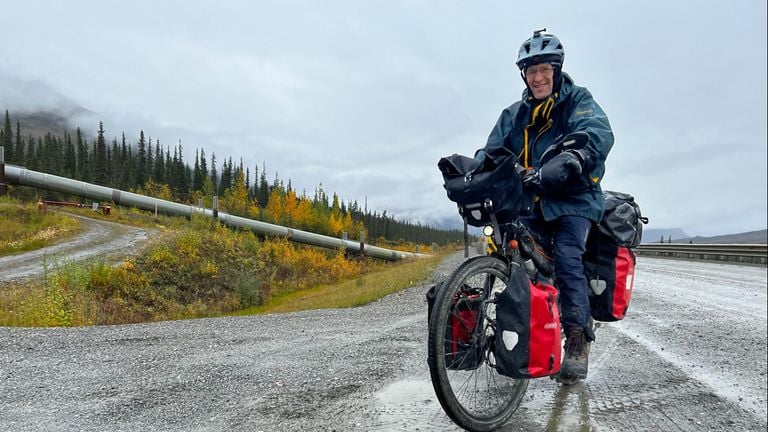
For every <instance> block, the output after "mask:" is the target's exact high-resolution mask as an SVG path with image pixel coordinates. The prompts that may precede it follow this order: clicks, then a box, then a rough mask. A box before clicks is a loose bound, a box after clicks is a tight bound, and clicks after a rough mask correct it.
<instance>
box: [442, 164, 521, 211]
mask: <svg viewBox="0 0 768 432" xmlns="http://www.w3.org/2000/svg"><path fill="white" fill-rule="evenodd" d="M516 165H517V157H516V156H514V155H512V154H508V153H507V154H499V155H494V156H492V155H490V154H486V156H485V158H484V159H483V160H482V161H478V160H476V159H473V158H470V157H467V156H462V155H458V154H453V155H451V156H446V157H443V158H440V161H439V162H438V163H437V166H438V168H439V169H440V172H441V173H442V174H443V181H444V184H443V187H445V190H446V192H447V194H448V199H450V200H451V201H453V202H455V203H456V204H457V205H458V207H459V213H460V214H461V215H462V216H463V217H465V218H466V220H467V223H468V224H469V225H472V226H483V225H487V224H489V223H491V222H492V220H491V214H490V212H489V211H488V209H489V208H490V209H492V212H493V214H494V215H495V217H496V218H497V220H498V222H500V223H505V222H509V221H512V220H514V219H515V218H517V216H518V215H519V214H520V209H521V206H522V204H523V192H522V180H521V179H520V176H519V174H518V173H517V172H516Z"/></svg>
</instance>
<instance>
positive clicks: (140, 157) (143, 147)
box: [135, 130, 147, 187]
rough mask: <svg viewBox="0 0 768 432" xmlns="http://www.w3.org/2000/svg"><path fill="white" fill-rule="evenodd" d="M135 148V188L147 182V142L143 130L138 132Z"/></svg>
mask: <svg viewBox="0 0 768 432" xmlns="http://www.w3.org/2000/svg"><path fill="white" fill-rule="evenodd" d="M136 146H137V150H136V173H135V174H136V186H139V187H141V186H144V183H145V182H146V181H147V171H146V169H147V141H146V139H145V138H144V131H143V130H141V131H140V132H139V142H138V143H137V144H136Z"/></svg>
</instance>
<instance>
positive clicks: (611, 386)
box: [0, 254, 768, 432]
mask: <svg viewBox="0 0 768 432" xmlns="http://www.w3.org/2000/svg"><path fill="white" fill-rule="evenodd" d="M461 260H462V255H461V254H456V255H454V256H452V257H450V258H448V259H447V260H446V261H445V262H444V263H443V264H442V265H441V266H440V267H439V268H438V269H436V271H435V273H434V276H433V279H434V280H437V279H440V278H442V277H444V276H445V274H446V273H447V272H448V271H450V269H452V268H454V267H455V266H456V265H457V264H458V263H459V262H460V261H461ZM766 279H767V278H766V268H765V267H744V266H736V265H728V264H713V263H699V262H689V261H671V260H660V259H652V258H640V260H639V262H638V269H637V275H636V282H635V294H634V297H633V303H632V305H631V307H630V313H629V315H628V317H627V318H626V319H625V320H624V321H622V322H620V323H611V324H604V325H602V326H601V327H600V328H599V329H598V330H597V341H596V342H595V344H594V345H593V348H592V354H591V357H590V376H589V378H588V379H587V380H586V381H585V382H584V383H582V384H577V385H574V386H570V387H563V386H559V385H558V384H556V383H555V382H554V381H551V380H549V379H546V378H545V379H538V380H534V381H532V382H531V385H530V386H529V390H528V393H527V394H526V396H525V399H524V401H523V403H522V405H521V407H520V409H519V410H518V412H517V413H516V415H515V416H514V417H513V419H512V421H511V422H510V423H509V424H508V425H507V426H505V427H504V428H503V429H502V430H504V431H626V430H637V431H692V432H693V431H697V432H698V431H765V430H766V397H765V394H766V349H767V348H766V321H767V315H768V314H767V312H766V284H767V280H766ZM427 288H428V285H425V286H419V287H414V288H411V289H408V290H406V291H404V292H401V293H398V294H394V295H391V296H389V297H387V298H385V299H383V300H381V301H379V302H376V303H374V304H371V305H368V306H365V307H360V308H354V309H345V310H321V311H307V312H301V313H292V314H282V315H267V316H252V317H232V318H217V319H200V320H191V321H176V322H162V323H153V324H141V325H126V326H107V327H92V328H76V329H14V328H0V430H3V431H6V430H7V431H47V430H52V431H54V430H55V431H58V430H63V431H106V430H109V431H134V430H135V431H144V430H153V431H154V430H157V431H452V430H458V428H456V427H455V426H454V425H452V424H451V423H450V421H449V420H448V419H447V417H446V416H445V415H444V414H443V412H442V411H441V408H440V406H439V404H438V403H437V400H436V398H435V397H434V393H433V391H432V388H431V384H430V382H429V372H428V370H427V367H426V350H425V344H426V305H425V303H424V300H423V295H424V292H425V291H426V289H427Z"/></svg>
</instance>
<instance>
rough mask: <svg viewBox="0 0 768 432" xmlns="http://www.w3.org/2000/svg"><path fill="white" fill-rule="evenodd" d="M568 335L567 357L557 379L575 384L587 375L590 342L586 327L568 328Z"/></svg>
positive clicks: (563, 382) (566, 341) (566, 344)
mask: <svg viewBox="0 0 768 432" xmlns="http://www.w3.org/2000/svg"><path fill="white" fill-rule="evenodd" d="M567 337H568V338H567V339H566V340H565V359H563V364H562V365H561V367H560V374H559V375H558V377H557V380H558V382H560V383H562V384H573V383H575V382H577V381H579V380H582V379H584V378H586V377H587V368H588V366H589V346H590V342H589V339H587V335H586V333H585V332H584V329H581V328H572V329H570V330H568V335H567Z"/></svg>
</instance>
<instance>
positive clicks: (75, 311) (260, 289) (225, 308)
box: [0, 206, 436, 327]
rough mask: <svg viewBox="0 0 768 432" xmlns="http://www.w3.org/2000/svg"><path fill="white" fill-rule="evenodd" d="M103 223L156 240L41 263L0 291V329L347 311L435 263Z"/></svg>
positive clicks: (196, 221) (127, 216) (163, 223)
mask: <svg viewBox="0 0 768 432" xmlns="http://www.w3.org/2000/svg"><path fill="white" fill-rule="evenodd" d="M17 207H18V206H17ZM22 207H24V208H26V209H27V213H36V212H38V210H37V208H34V211H30V210H29V208H28V207H29V206H22ZM85 212H86V213H87V212H89V211H85ZM57 213H58V212H48V213H47V214H48V215H49V216H51V217H54V219H53V220H54V221H59V222H61V224H62V225H65V226H66V225H67V224H68V223H69V222H66V221H68V220H69V219H72V218H70V217H68V216H66V215H65V214H61V213H58V214H57ZM90 213H91V214H93V215H96V214H95V213H93V212H90ZM29 217H30V218H32V217H31V216H29ZM99 217H105V216H99ZM4 219H5V217H4ZM109 219H110V220H112V221H115V220H117V221H121V222H129V223H133V224H137V225H142V226H151V227H153V228H155V229H157V231H158V233H159V234H158V235H157V236H156V237H155V238H153V239H152V240H151V241H150V244H149V245H148V246H147V247H146V248H145V250H144V251H143V252H142V253H140V254H139V255H137V256H135V257H133V258H130V259H127V260H125V261H123V262H122V263H120V264H119V265H114V264H112V263H106V262H102V261H98V260H91V261H87V262H78V263H74V262H50V263H47V265H46V271H45V274H44V276H43V277H42V278H39V279H36V280H33V281H28V282H24V283H21V284H19V283H16V284H8V285H7V286H3V287H0V325H5V326H25V327H37V326H82V325H104V324H124V323H137V322H148V321H160V320H175V319H187V318H199V317H212V316H221V315H233V314H254V313H274V312H287V311H295V310H302V309H317V308H328V307H352V306H358V305H362V304H365V303H368V302H371V301H375V300H377V299H379V298H382V297H384V296H385V295H387V294H389V293H392V292H395V291H398V290H401V289H404V288H407V287H408V286H411V285H413V284H417V283H419V282H421V281H422V280H423V279H424V278H425V277H426V276H428V274H429V269H430V268H431V267H432V264H433V262H434V261H435V260H436V258H426V259H419V260H413V261H405V262H398V263H389V262H383V261H380V260H374V259H366V258H364V259H357V258H352V259H349V258H347V257H345V255H344V253H343V252H342V251H329V250H326V249H321V248H315V247H311V246H303V245H299V244H296V243H292V242H289V241H288V240H285V239H282V238H258V237H257V236H255V235H254V234H253V233H252V232H250V231H237V230H231V229H229V228H226V227H224V226H222V225H220V224H218V223H217V222H216V221H214V220H212V219H209V218H205V217H202V216H201V217H195V218H193V219H192V221H191V222H190V221H188V220H186V219H183V218H170V217H164V216H158V217H156V216H152V215H148V214H146V212H137V211H131V210H122V211H121V210H116V211H114V212H112V214H111V215H110V216H109ZM2 225H7V224H2ZM21 225H26V223H25V224H21ZM53 225H54V226H56V224H55V223H54V224H53Z"/></svg>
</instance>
